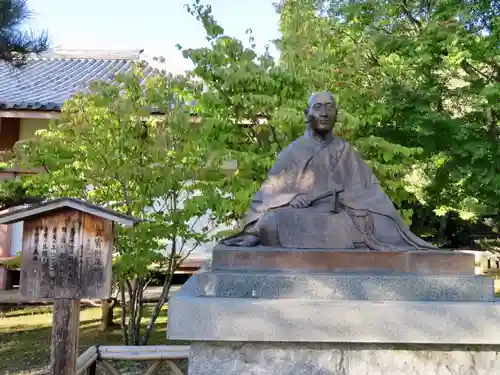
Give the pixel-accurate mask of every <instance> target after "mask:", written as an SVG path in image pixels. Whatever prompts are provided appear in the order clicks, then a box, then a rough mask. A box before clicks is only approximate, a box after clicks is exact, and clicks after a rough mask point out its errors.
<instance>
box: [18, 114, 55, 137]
mask: <svg viewBox="0 0 500 375" xmlns="http://www.w3.org/2000/svg"><path fill="white" fill-rule="evenodd" d="M49 122H50V120H48V119H38V118H23V119H21V126H20V128H19V139H20V140H22V139H28V138H32V137H33V136H34V135H35V132H36V131H37V130H40V129H46V128H47V127H48V126H49Z"/></svg>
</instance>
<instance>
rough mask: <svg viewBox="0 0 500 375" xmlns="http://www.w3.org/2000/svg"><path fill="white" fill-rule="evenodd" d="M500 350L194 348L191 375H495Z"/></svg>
mask: <svg viewBox="0 0 500 375" xmlns="http://www.w3.org/2000/svg"><path fill="white" fill-rule="evenodd" d="M499 351H500V346H481V345H476V346H468V347H465V346H461V345H425V346H417V345H374V344H350V345H349V344H347V345H346V344H306V343H304V344H297V343H287V344H277V343H273V344H269V343H246V344H239V345H235V344H227V343H226V344H223V343H196V344H193V345H191V353H190V356H189V373H188V374H189V375H214V374H217V375H271V374H276V375H472V374H474V375H493V374H499V373H500V354H499Z"/></svg>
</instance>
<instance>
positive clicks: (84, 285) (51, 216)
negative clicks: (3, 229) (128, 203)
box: [0, 198, 138, 375]
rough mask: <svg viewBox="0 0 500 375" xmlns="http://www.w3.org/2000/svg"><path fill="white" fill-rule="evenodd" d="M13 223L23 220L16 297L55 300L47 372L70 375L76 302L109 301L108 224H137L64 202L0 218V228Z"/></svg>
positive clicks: (77, 315) (110, 239)
mask: <svg viewBox="0 0 500 375" xmlns="http://www.w3.org/2000/svg"><path fill="white" fill-rule="evenodd" d="M18 221H24V225H23V248H22V254H21V286H20V292H21V295H22V296H24V297H29V298H31V299H33V300H40V299H44V298H50V299H54V311H53V323H52V343H51V356H50V370H49V373H50V375H75V372H76V359H77V358H78V336H79V329H80V325H79V323H80V299H82V298H85V299H107V298H109V296H110V294H111V278H112V270H111V260H112V249H113V223H114V222H117V223H120V224H122V225H125V226H131V225H134V224H135V223H137V222H138V220H137V219H134V218H132V217H130V216H126V215H122V214H120V213H117V212H114V211H110V210H107V209H104V208H102V207H99V206H95V205H93V204H89V203H87V202H84V201H81V200H76V199H70V198H63V199H57V200H53V201H49V202H45V203H42V204H37V205H33V206H30V207H28V208H23V209H19V210H16V211H11V212H8V213H6V214H3V215H0V224H12V223H15V222H18Z"/></svg>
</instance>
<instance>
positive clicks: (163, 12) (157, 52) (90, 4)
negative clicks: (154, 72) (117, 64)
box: [28, 0, 278, 72]
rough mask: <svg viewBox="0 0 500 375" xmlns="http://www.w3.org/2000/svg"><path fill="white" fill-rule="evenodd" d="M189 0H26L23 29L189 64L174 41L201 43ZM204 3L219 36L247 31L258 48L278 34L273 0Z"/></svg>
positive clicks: (73, 44) (74, 45)
mask: <svg viewBox="0 0 500 375" xmlns="http://www.w3.org/2000/svg"><path fill="white" fill-rule="evenodd" d="M186 3H191V0H142V1H141V0H86V1H84V0H29V1H28V5H29V7H30V8H31V10H32V11H33V12H34V14H33V17H32V19H31V20H30V21H29V27H30V28H31V29H32V30H34V31H40V30H47V32H48V33H49V37H50V39H51V44H52V47H53V48H59V49H78V50H140V49H144V50H145V51H144V54H145V55H146V56H163V57H165V59H166V68H167V70H170V71H172V72H182V71H184V70H186V69H190V68H191V64H190V62H189V61H188V60H185V59H184V58H183V57H182V55H181V53H180V52H179V51H178V50H177V49H176V47H175V45H176V44H177V43H179V44H180V45H182V46H183V47H186V48H197V47H202V46H206V45H207V42H206V40H205V33H204V30H203V27H202V26H201V24H200V23H199V21H197V20H196V19H195V18H194V17H193V16H191V15H190V14H189V13H188V12H187V11H186V10H185V9H184V4H186ZM202 3H210V4H211V5H212V9H213V13H214V14H215V18H216V20H217V21H218V22H219V24H220V25H221V26H222V27H224V30H225V34H226V35H229V36H233V37H237V38H239V39H241V40H243V41H247V40H248V37H247V36H246V34H245V32H246V30H247V29H249V28H250V29H252V31H253V35H254V37H255V42H256V44H257V49H258V50H259V51H264V46H265V45H266V44H270V40H272V39H274V38H276V37H277V36H278V15H277V14H276V12H275V11H274V8H273V5H272V3H273V0H238V1H236V0H233V1H231V0H202Z"/></svg>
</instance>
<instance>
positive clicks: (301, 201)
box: [290, 194, 311, 208]
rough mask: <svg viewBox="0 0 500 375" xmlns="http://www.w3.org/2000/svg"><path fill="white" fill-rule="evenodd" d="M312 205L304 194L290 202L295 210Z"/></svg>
mask: <svg viewBox="0 0 500 375" xmlns="http://www.w3.org/2000/svg"><path fill="white" fill-rule="evenodd" d="M310 205H311V202H310V201H309V199H307V196H306V195H304V194H299V195H297V196H296V197H295V198H293V199H292V201H291V202H290V206H292V207H293V208H306V207H309V206H310Z"/></svg>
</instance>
